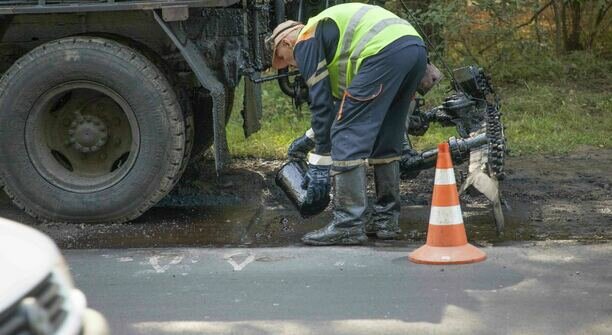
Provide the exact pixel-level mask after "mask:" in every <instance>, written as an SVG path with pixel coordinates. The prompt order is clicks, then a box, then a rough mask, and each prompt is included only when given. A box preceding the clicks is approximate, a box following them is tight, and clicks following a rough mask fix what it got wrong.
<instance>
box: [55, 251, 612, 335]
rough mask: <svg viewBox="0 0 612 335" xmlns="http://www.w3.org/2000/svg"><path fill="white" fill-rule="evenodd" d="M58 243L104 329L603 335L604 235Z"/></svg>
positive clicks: (609, 313)
mask: <svg viewBox="0 0 612 335" xmlns="http://www.w3.org/2000/svg"><path fill="white" fill-rule="evenodd" d="M415 247H417V246H416V245H415V246H407V247H401V248H395V247H393V248H389V247H386V248H376V247H354V248H306V247H293V248H259V249H257V248H251V249H185V248H179V249H123V250H104V249H99V250H67V251H65V254H66V256H67V259H68V262H69V263H70V265H71V269H72V271H73V274H74V276H75V281H76V284H77V285H78V286H79V287H80V288H81V289H82V290H83V291H84V292H85V294H86V295H87V297H88V301H89V305H90V306H92V307H94V308H96V309H98V310H99V311H101V312H102V313H103V314H104V315H105V316H106V317H107V319H108V320H109V323H110V325H111V329H112V331H113V334H119V335H130V334H215V335H216V334H287V335H301V334H347V335H348V334H350V335H360V334H368V335H370V334H385V335H394V334H409V333H410V334H555V335H556V334H595V335H596V334H612V263H611V261H610V257H611V256H612V244H596V245H579V244H575V243H572V242H538V243H530V244H520V245H513V246H497V247H488V248H484V249H483V250H485V252H486V253H487V254H488V257H489V258H488V259H487V260H486V261H485V262H483V263H478V264H470V265H458V266H428V265H417V264H413V263H410V262H409V261H408V260H407V259H406V256H407V255H408V253H409V252H410V251H411V250H413V249H414V248H415Z"/></svg>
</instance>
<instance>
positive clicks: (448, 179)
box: [434, 168, 455, 185]
mask: <svg viewBox="0 0 612 335" xmlns="http://www.w3.org/2000/svg"><path fill="white" fill-rule="evenodd" d="M434 184H436V185H450V184H455V170H453V169H452V168H451V169H436V177H435V179H434Z"/></svg>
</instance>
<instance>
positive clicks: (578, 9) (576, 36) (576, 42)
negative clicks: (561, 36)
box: [565, 0, 584, 51]
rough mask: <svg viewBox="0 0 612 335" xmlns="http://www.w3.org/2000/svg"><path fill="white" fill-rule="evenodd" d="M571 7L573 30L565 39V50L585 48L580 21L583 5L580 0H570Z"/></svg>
mask: <svg viewBox="0 0 612 335" xmlns="http://www.w3.org/2000/svg"><path fill="white" fill-rule="evenodd" d="M569 9H570V11H571V26H570V28H571V30H570V32H569V35H568V36H567V39H566V41H565V51H575V50H583V49H584V46H583V45H582V43H581V42H580V36H581V35H582V26H581V25H580V21H581V18H582V6H581V1H580V0H570V1H569Z"/></svg>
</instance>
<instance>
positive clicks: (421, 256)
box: [408, 243, 487, 265]
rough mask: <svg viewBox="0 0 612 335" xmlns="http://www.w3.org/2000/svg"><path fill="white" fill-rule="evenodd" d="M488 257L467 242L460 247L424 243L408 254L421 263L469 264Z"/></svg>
mask: <svg viewBox="0 0 612 335" xmlns="http://www.w3.org/2000/svg"><path fill="white" fill-rule="evenodd" d="M486 258H487V254H485V253H484V252H483V251H481V250H480V249H478V248H476V247H475V246H473V245H471V244H469V243H467V244H464V245H462V246H459V247H432V246H429V245H424V246H422V247H420V248H418V249H417V250H415V251H413V252H411V253H410V255H408V259H410V261H412V262H414V263H419V264H437V265H444V264H467V263H476V262H481V261H484V260H485V259H486Z"/></svg>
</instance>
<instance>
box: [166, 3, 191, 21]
mask: <svg viewBox="0 0 612 335" xmlns="http://www.w3.org/2000/svg"><path fill="white" fill-rule="evenodd" d="M162 18H163V19H164V21H166V22H172V21H185V20H187V19H188V18H189V7H187V6H172V7H163V8H162Z"/></svg>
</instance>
